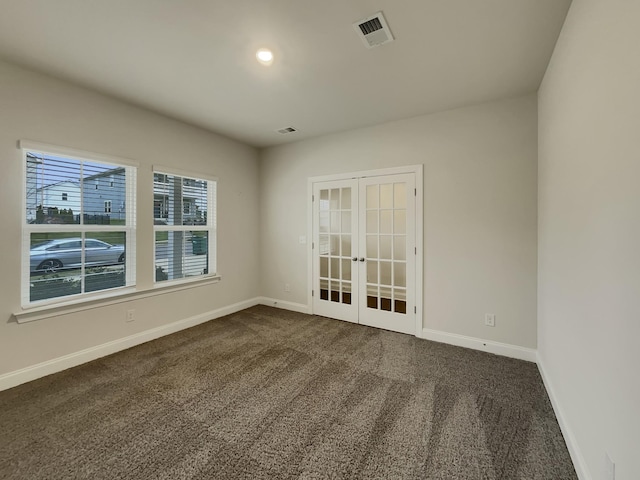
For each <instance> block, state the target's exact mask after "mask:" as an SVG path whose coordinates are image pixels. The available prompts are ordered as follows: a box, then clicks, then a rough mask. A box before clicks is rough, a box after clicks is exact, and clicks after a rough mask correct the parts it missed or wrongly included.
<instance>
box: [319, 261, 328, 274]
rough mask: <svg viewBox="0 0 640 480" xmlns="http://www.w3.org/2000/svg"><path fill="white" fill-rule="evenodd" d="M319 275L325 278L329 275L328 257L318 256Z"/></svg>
mask: <svg viewBox="0 0 640 480" xmlns="http://www.w3.org/2000/svg"><path fill="white" fill-rule="evenodd" d="M320 276H321V277H324V278H327V277H328V276H329V258H328V257H320Z"/></svg>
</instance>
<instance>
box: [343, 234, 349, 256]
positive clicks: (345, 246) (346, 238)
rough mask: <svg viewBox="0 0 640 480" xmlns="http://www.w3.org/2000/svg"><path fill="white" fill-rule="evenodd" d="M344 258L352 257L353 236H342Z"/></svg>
mask: <svg viewBox="0 0 640 480" xmlns="http://www.w3.org/2000/svg"><path fill="white" fill-rule="evenodd" d="M341 238H342V256H343V257H350V256H351V235H342V237H341Z"/></svg>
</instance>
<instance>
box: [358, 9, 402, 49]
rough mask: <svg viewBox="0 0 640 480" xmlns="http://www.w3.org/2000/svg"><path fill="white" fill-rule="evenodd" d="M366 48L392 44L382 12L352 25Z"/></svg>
mask: <svg viewBox="0 0 640 480" xmlns="http://www.w3.org/2000/svg"><path fill="white" fill-rule="evenodd" d="M353 27H354V28H355V29H356V32H358V36H360V38H362V41H363V42H364V45H365V46H366V47H367V48H373V47H379V46H380V45H384V44H385V43H389V42H393V35H391V30H389V25H387V22H386V21H385V19H384V16H383V15H382V12H378V13H376V14H375V15H372V16H370V17H367V18H365V19H363V20H360V21H359V22H356V23H354V24H353Z"/></svg>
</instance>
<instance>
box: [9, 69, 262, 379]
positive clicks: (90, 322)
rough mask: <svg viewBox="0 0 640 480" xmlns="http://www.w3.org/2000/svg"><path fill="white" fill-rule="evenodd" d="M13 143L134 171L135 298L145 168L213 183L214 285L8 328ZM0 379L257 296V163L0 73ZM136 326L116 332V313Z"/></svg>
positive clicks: (17, 215) (226, 146)
mask: <svg viewBox="0 0 640 480" xmlns="http://www.w3.org/2000/svg"><path fill="white" fill-rule="evenodd" d="M19 139H29V140H33V141H38V142H44V143H51V144H56V145H62V146H66V147H71V148H76V149H82V150H88V151H93V152H97V153H103V154H108V155H115V156H120V157H125V158H129V159H132V160H135V161H138V162H139V163H140V168H139V170H138V222H139V223H138V238H137V239H138V249H137V253H138V263H137V278H138V285H139V286H140V287H141V288H149V287H151V286H152V283H153V253H152V252H153V249H152V239H153V232H152V229H153V176H152V169H151V168H152V167H151V166H152V165H153V164H160V165H163V166H169V167H175V168H180V169H183V170H192V171H194V172H202V173H205V174H209V175H216V176H217V177H218V178H219V185H218V205H219V208H218V232H219V233H218V266H219V269H218V270H219V272H220V273H221V274H222V276H223V279H222V281H221V282H220V283H217V284H213V285H208V286H200V287H196V288H193V289H191V290H188V291H181V292H175V293H170V294H166V295H163V296H156V297H153V298H151V299H144V300H136V301H132V302H128V303H122V304H118V305H114V306H110V307H104V308H100V309H94V310H88V311H84V312H79V313H75V314H69V315H63V316H59V317H55V318H49V319H45V320H40V321H35V322H31V323H27V324H17V323H16V322H15V321H13V320H12V317H11V315H12V313H13V312H15V311H18V310H19V309H20V281H19V279H20V254H19V245H20V243H21V223H20V222H21V208H22V199H21V196H22V181H23V180H22V163H21V162H22V159H21V152H20V151H19V150H18V149H17V147H16V142H17V140H19ZM0 161H1V164H2V175H1V176H0V205H2V208H0V226H1V227H2V234H1V235H0V265H1V267H0V268H1V271H2V275H0V375H1V374H3V373H7V372H12V371H15V370H17V369H20V368H23V367H27V366H31V365H34V364H37V363H39V362H43V361H47V360H50V359H54V358H57V357H60V356H62V355H66V354H69V353H73V352H76V351H79V350H82V349H85V348H89V347H93V346H96V345H100V344H103V343H105V342H109V341H112V340H117V339H119V338H122V337H126V336H128V335H132V334H135V333H138V332H142V331H145V330H148V329H151V328H155V327H159V326H162V325H166V324H168V323H171V322H175V321H177V320H181V319H183V318H186V317H191V316H195V315H199V314H202V313H205V312H208V311H211V310H215V309H218V308H220V307H223V306H227V305H230V304H233V303H236V302H240V301H243V300H247V299H251V298H254V297H256V296H258V295H259V279H258V275H257V273H256V270H257V267H256V266H257V264H258V250H259V249H258V227H257V225H258V223H259V219H258V214H257V204H258V153H257V151H256V150H255V149H253V148H250V147H247V146H244V145H241V144H239V143H237V142H234V141H231V140H229V139H226V138H224V137H221V136H218V135H215V134H213V133H210V132H206V131H204V130H200V129H198V128H195V127H191V126H188V125H185V124H183V123H180V122H178V121H175V120H171V119H168V118H166V117H163V116H160V115H157V114H154V113H151V112H149V111H146V110H142V109H139V108H136V107H133V106H130V105H127V104H125V103H121V102H118V101H116V100H113V99H110V98H107V97H105V96H102V95H99V94H97V93H93V92H90V91H88V90H85V89H82V88H79V87H76V86H73V85H70V84H68V83H66V82H61V81H58V80H55V79H52V78H50V77H46V76H42V75H39V74H35V73H32V72H29V71H27V70H22V69H20V68H17V67H14V66H10V65H8V64H6V63H0ZM132 308H133V309H135V310H136V321H134V322H133V323H125V321H124V319H125V312H126V310H128V309H132Z"/></svg>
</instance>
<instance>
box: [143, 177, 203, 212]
mask: <svg viewBox="0 0 640 480" xmlns="http://www.w3.org/2000/svg"><path fill="white" fill-rule="evenodd" d="M169 178H170V177H169V176H168V175H165V174H163V173H155V174H154V175H153V217H154V220H155V221H156V222H160V223H162V222H166V221H167V220H168V219H169V218H180V216H181V218H182V220H183V221H185V220H190V221H193V222H194V223H201V222H204V221H205V218H204V216H203V213H202V207H203V205H205V204H206V198H207V189H206V182H204V181H202V180H195V179H191V178H185V179H184V181H183V183H182V185H180V184H172V183H171V182H170V180H169ZM180 197H182V212H173V211H172V208H173V206H172V204H171V201H170V199H171V198H180ZM176 223H177V222H176Z"/></svg>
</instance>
